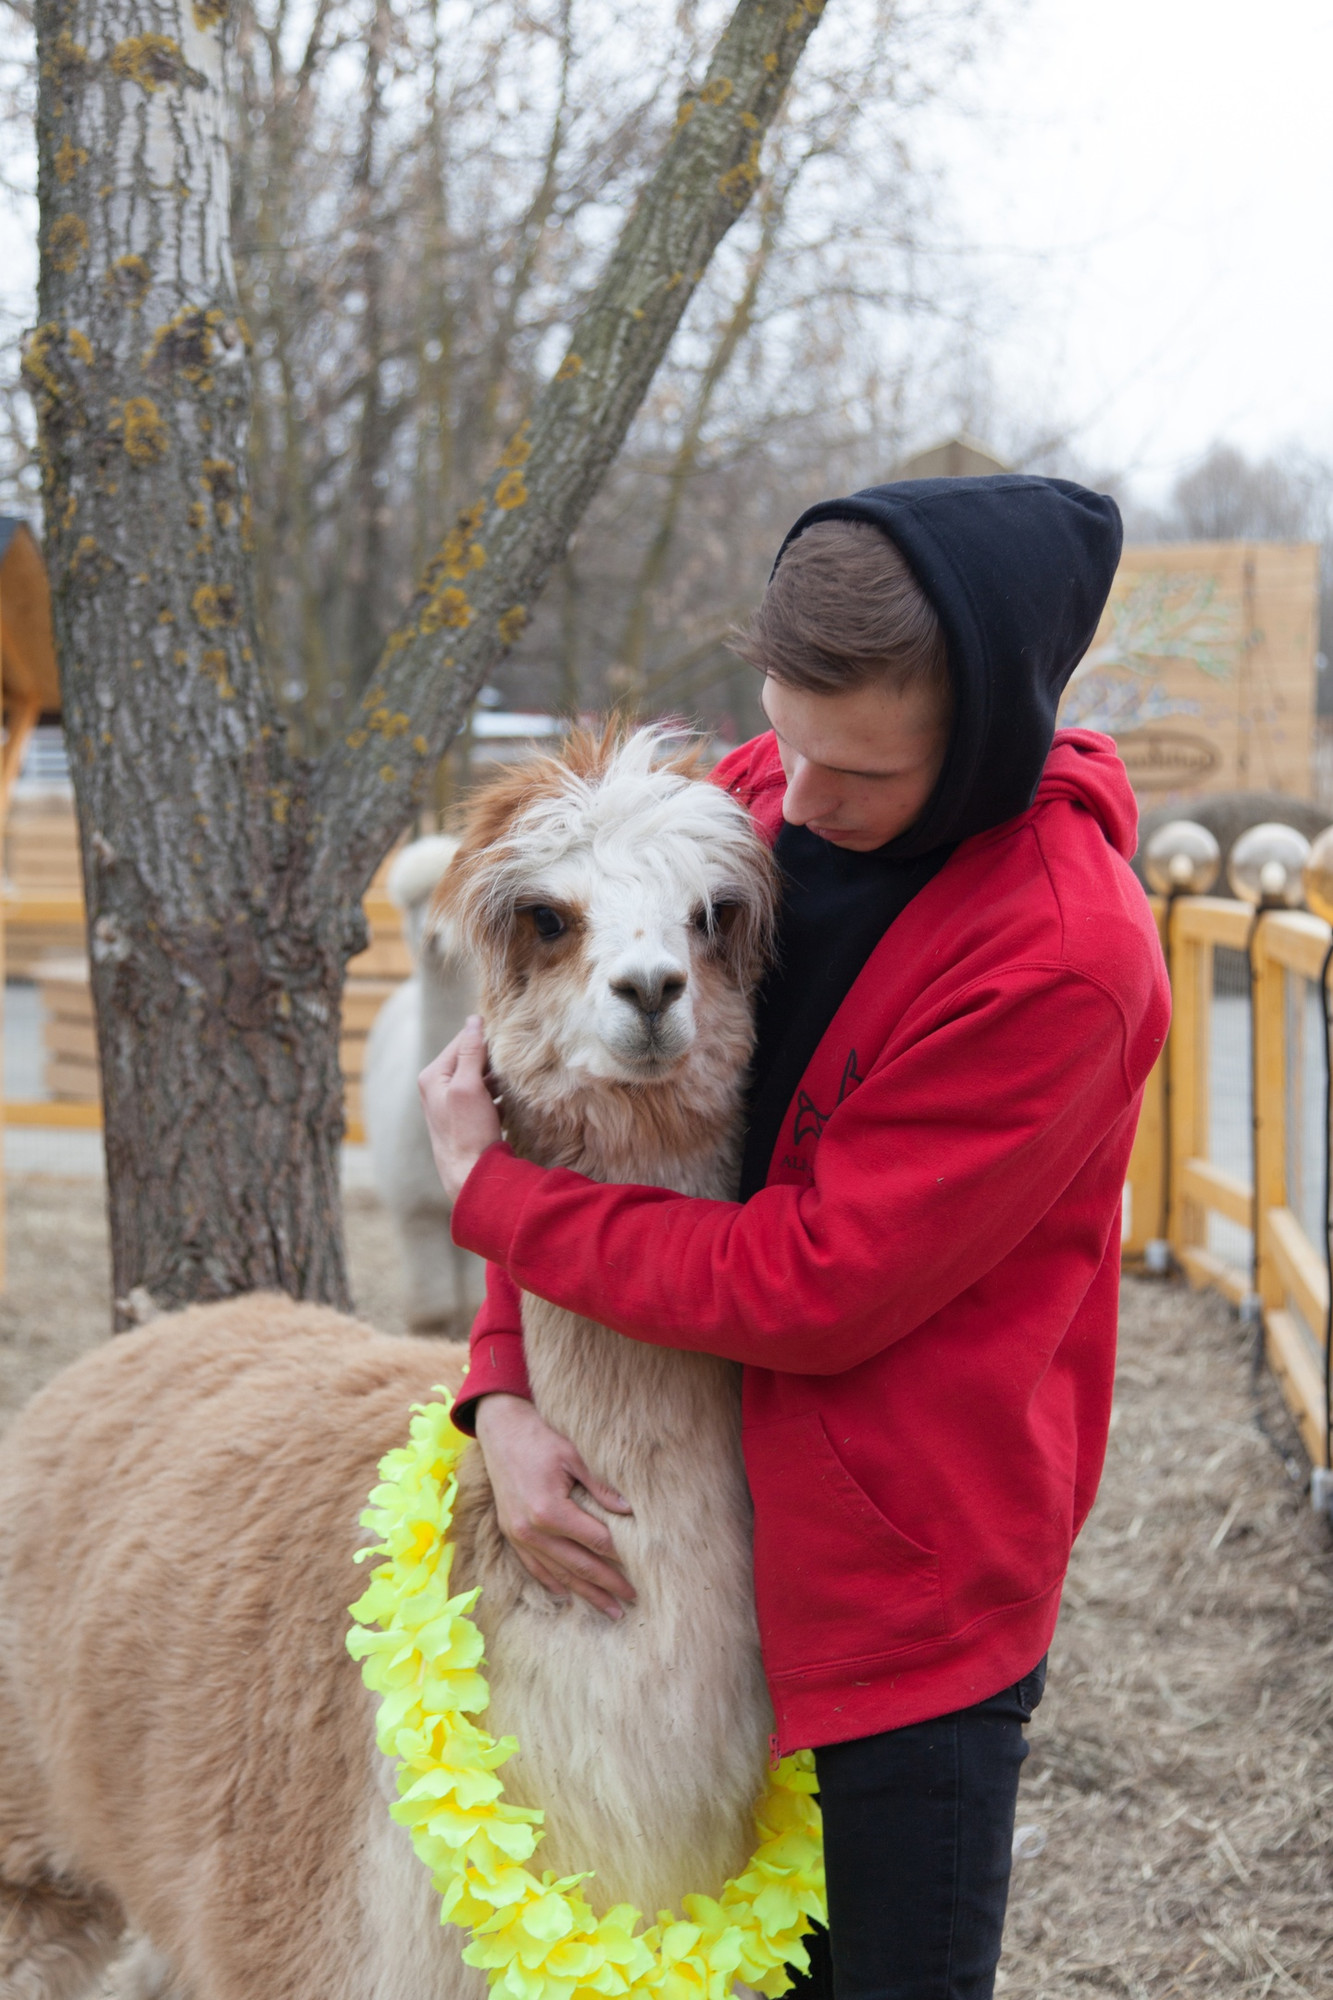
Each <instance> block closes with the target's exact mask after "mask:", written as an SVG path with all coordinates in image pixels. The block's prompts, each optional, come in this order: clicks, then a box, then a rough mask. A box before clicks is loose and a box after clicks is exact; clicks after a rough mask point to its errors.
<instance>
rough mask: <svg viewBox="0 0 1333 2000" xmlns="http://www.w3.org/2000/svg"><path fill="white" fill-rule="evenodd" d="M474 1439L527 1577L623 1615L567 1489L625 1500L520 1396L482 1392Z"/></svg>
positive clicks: (606, 1559) (603, 1502) (606, 1536)
mask: <svg viewBox="0 0 1333 2000" xmlns="http://www.w3.org/2000/svg"><path fill="white" fill-rule="evenodd" d="M427 1074H429V1072H427ZM477 1443H478V1444H479V1445H480V1446H481V1451H482V1456H483V1458H484V1459H485V1461H486V1470H487V1472H488V1473H489V1475H490V1481H491V1487H492V1490H493V1492H494V1494H495V1511H496V1514H497V1515H498V1517H499V1522H500V1530H501V1533H502V1534H503V1535H504V1537H505V1540H506V1541H507V1542H509V1544H510V1546H511V1547H512V1548H513V1550H514V1553H515V1555H517V1557H518V1559H519V1561H520V1562H521V1563H522V1565H523V1567H524V1569H525V1570H526V1571H527V1572H528V1575H529V1576H532V1577H535V1578H536V1580H537V1582H538V1583H540V1584H541V1585H542V1587H543V1589H545V1590H549V1591H550V1593H551V1595H552V1596H553V1597H558V1598H560V1599H562V1600H563V1599H564V1598H566V1597H568V1596H569V1595H570V1593H571V1592H572V1593H573V1595H574V1596H575V1597H581V1598H582V1599H583V1601H584V1603H585V1604H591V1605H592V1607H593V1609H594V1610H595V1611H600V1612H602V1613H603V1614H604V1615H605V1616H606V1617H607V1618H623V1617H624V1615H625V1606H626V1605H627V1604H633V1602H634V1586H633V1584H631V1582H630V1580H629V1578H628V1577H627V1576H626V1575H625V1572H624V1570H623V1569H621V1567H620V1564H619V1563H618V1562H617V1560H616V1551H615V1544H614V1542H613V1541H612V1540H611V1531H610V1529H609V1528H608V1527H607V1526H606V1524H605V1522H603V1521H599V1520H597V1519H596V1517H595V1516H594V1515H592V1514H589V1513H588V1512H587V1511H586V1509H585V1508H583V1507H580V1506H579V1504H578V1502H577V1500H575V1499H574V1498H573V1497H572V1494H573V1488H574V1487H575V1486H582V1487H583V1488H584V1490H585V1491H586V1492H588V1493H590V1494H591V1495H592V1497H593V1499H594V1500H596V1501H597V1503H598V1505H599V1506H602V1507H605V1508H606V1510H607V1512H608V1513H610V1514H629V1513H632V1511H633V1509H632V1508H631V1507H630V1506H629V1504H628V1502H627V1501H625V1500H622V1498H621V1497H620V1495H619V1494H618V1493H617V1492H616V1490H615V1488H614V1487H613V1486H608V1485H606V1484H605V1482H604V1481H603V1480H600V1479H597V1478H595V1477H594V1475H593V1474H592V1473H591V1472H589V1470H588V1468H587V1466H586V1465H585V1464H584V1463H583V1460H582V1459H581V1458H580V1457H579V1455H578V1453H577V1452H576V1451H575V1449H574V1447H573V1445H572V1444H571V1443H570V1442H569V1439H568V1438H563V1437H561V1436H560V1434H559V1432H558V1431H553V1430H552V1429H551V1427H550V1425H549V1424H547V1423H544V1422H543V1420H542V1419H541V1417H539V1416H538V1414H537V1412H536V1410H535V1409H534V1408H533V1406H532V1404H531V1403H529V1402H528V1401H527V1399H526V1397H523V1396H507V1395H503V1394H501V1393H500V1392H499V1391H495V1392H493V1393H492V1394H491V1395H489V1396H483V1397H482V1399H481V1401H480V1402H479V1403H478V1405H477Z"/></svg>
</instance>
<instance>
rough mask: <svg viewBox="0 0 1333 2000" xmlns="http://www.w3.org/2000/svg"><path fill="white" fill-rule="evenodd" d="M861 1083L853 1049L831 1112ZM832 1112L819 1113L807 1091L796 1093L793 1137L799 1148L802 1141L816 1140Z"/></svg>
mask: <svg viewBox="0 0 1333 2000" xmlns="http://www.w3.org/2000/svg"><path fill="white" fill-rule="evenodd" d="M863 1081H864V1078H863V1077H862V1075H861V1072H860V1070H859V1069H858V1068H857V1067H856V1050H855V1049H853V1050H852V1051H851V1053H850V1055H849V1056H848V1058H847V1060H846V1062H845V1063H844V1064H843V1071H842V1082H841V1083H840V1084H839V1085H838V1099H837V1103H836V1104H835V1105H834V1107H833V1111H836V1110H837V1108H838V1104H841V1103H842V1100H843V1098H844V1097H846V1095H847V1093H848V1091H850V1090H854V1089H855V1088H856V1086H857V1084H858V1083H861V1082H863ZM833 1111H821V1110H820V1108H819V1106H818V1105H817V1104H816V1103H815V1100H814V1099H813V1097H811V1096H810V1095H809V1093H808V1092H807V1091H804V1090H801V1091H798V1092H797V1095H796V1131H795V1133H794V1135H793V1136H794V1138H795V1142H796V1144H797V1145H798V1146H799V1145H800V1143H801V1141H802V1140H803V1139H818V1138H819V1136H820V1134H821V1133H822V1132H823V1130H824V1127H825V1126H826V1125H827V1124H828V1122H829V1119H830V1118H831V1117H832V1116H833Z"/></svg>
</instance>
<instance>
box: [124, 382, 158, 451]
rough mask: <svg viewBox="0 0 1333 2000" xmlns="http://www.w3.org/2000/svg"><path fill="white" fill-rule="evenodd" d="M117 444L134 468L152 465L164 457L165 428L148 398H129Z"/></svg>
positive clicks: (154, 406) (156, 409)
mask: <svg viewBox="0 0 1333 2000" xmlns="http://www.w3.org/2000/svg"><path fill="white" fill-rule="evenodd" d="M121 441H122V443H123V444H124V446H125V450H126V453H127V455H128V456H129V457H130V458H131V459H132V460H133V461H134V463H135V464H136V465H156V464H157V462H158V460H159V459H161V458H165V457H166V455H167V427H166V425H165V424H164V423H163V421H162V418H161V415H160V413H159V411H158V407H157V404H156V403H155V402H154V401H153V399H152V397H151V396H131V397H130V400H129V402H128V403H126V405H125V427H124V431H123V434H122V440H121Z"/></svg>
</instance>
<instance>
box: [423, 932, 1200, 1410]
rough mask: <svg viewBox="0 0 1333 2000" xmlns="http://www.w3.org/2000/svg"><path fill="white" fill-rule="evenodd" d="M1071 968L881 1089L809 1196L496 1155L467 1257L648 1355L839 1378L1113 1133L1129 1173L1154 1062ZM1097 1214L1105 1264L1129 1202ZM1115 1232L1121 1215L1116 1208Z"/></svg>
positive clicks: (990, 993)
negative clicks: (594, 1176)
mask: <svg viewBox="0 0 1333 2000" xmlns="http://www.w3.org/2000/svg"><path fill="white" fill-rule="evenodd" d="M1154 1026H1156V1027H1157V1028H1158V1029H1160V1030H1161V1031H1162V1032H1164V1031H1165V1020H1164V1018H1163V1019H1162V1020H1161V1021H1157V1022H1153V1021H1148V1022H1144V1023H1140V1024H1138V1026H1137V1031H1136V1032H1135V1033H1134V1034H1133V1035H1132V1036H1131V1034H1130V1033H1129V1029H1128V1025H1127V1022H1126V1019H1125V1016H1124V1013H1123V1011H1122V1008H1121V1004H1120V1002H1119V1000H1118V998H1117V997H1116V996H1115V995H1114V994H1112V993H1111V992H1109V991H1107V990H1106V989H1105V988H1104V987H1103V986H1101V985H1100V984H1099V983H1098V982H1097V981H1096V980H1095V979H1093V978H1091V977H1089V976H1087V975H1086V974H1083V973H1075V972H1071V971H1070V969H1069V968H1068V966H1065V965H1058V964H1057V965H1050V964H1031V965H1021V966H1015V965H1010V966H1009V967H1007V968H1006V969H1005V970H1004V972H1003V974H1002V975H996V976H994V977H990V978H987V979H984V980H981V981H979V982H977V983H976V984H974V985H973V986H972V987H970V988H968V989H966V990H965V991H964V992H963V993H962V994H960V995H958V996H957V997H956V999H955V1002H954V1005H953V1007H952V1009H951V1012H950V1014H949V1016H948V1017H947V1019H946V1020H944V1021H943V1022H942V1023H940V1024H939V1025H938V1026H936V1027H935V1028H934V1029H933V1030H932V1031H931V1032H928V1033H926V1034H924V1035H923V1036H921V1037H920V1038H919V1039H917V1040H914V1041H913V1042H912V1043H911V1044H910V1045H909V1046H906V1047H904V1048H902V1050H901V1052H900V1053H898V1054H897V1055H894V1056H890V1057H887V1058H886V1059H885V1060H884V1061H882V1062H881V1063H880V1064H878V1065H877V1066H876V1067H875V1068H874V1069H872V1071H871V1073H870V1075H869V1076H868V1077H867V1078H866V1080H865V1081H864V1082H863V1083H862V1084H861V1085H859V1087H858V1088H856V1089H855V1090H854V1091H853V1092H852V1093H851V1095H850V1096H849V1097H848V1098H847V1099H846V1100H845V1101H844V1102H843V1104H841V1105H840V1106H839V1107H838V1109H837V1110H836V1111H835V1112H834V1113H833V1114H832V1116H831V1117H830V1119H829V1121H828V1124H827V1125H826V1127H825V1129H824V1132H823V1135H822V1137H821V1138H820V1140H819V1143H818V1146H817V1148H816V1151H815V1154H814V1162H813V1174H812V1178H811V1181H810V1182H809V1183H808V1184H800V1185H794V1184H789V1185H775V1186H769V1187H767V1188H765V1189H764V1190H763V1191H762V1192H761V1193H759V1194H757V1195H756V1196H755V1197H754V1198H753V1199H752V1200H751V1201H749V1202H747V1203H745V1204H744V1205H741V1204H740V1203H736V1202H720V1201H703V1200H697V1199H691V1198H688V1197H685V1196H682V1195H677V1194H674V1193H672V1192H670V1191H668V1190H665V1189H661V1188H647V1187H607V1186H601V1185H599V1184H597V1183H595V1182H592V1181H589V1180H586V1179H585V1178H584V1177H583V1176H581V1175H579V1174H574V1173H571V1172H568V1171H566V1170H564V1169H549V1170H548V1169H545V1168H541V1167H537V1166H534V1165H532V1163H531V1162H529V1161H524V1160H519V1159H517V1158H516V1157H515V1156H514V1155H513V1154H512V1153H511V1152H510V1151H509V1149H508V1148H507V1147H506V1146H503V1145H498V1144H497V1145H495V1146H492V1147H491V1148H490V1149H489V1150H488V1151H487V1152H486V1153H485V1154H484V1155H483V1156H482V1158H481V1160H480V1161H479V1162H478V1164H477V1166H476V1167H475V1169H474V1170H473V1172H472V1174H471V1175H470V1176H469V1178H468V1181H467V1183H466V1185H465V1186H464V1188H463V1191H462V1194H461V1196H460V1198H459V1201H458V1203H457V1205H456V1207H455V1209H454V1218H453V1226H454V1237H455V1240H456V1241H457V1242H459V1243H461V1244H463V1245H464V1247H465V1248H467V1249H470V1250H475V1251H477V1252H479V1253H480V1254H481V1255H482V1256H484V1257H488V1258H490V1259H492V1260H493V1261H494V1262H496V1263H499V1264H503V1265H504V1266H505V1267H506V1268H507V1270H508V1271H509V1273H510V1275H511V1277H512V1278H513V1279H514V1280H515V1281H516V1282H517V1283H518V1284H519V1285H521V1286H522V1288H523V1289H524V1290H525V1291H531V1292H535V1293H536V1294H537V1295H538V1296H540V1297H542V1298H546V1299H549V1300H551V1301H552V1302H553V1303H554V1304H556V1305H560V1306H564V1307H566V1308H567V1309H569V1310H570V1311H572V1312H576V1313H579V1314H581V1315H583V1316H585V1317H586V1318H588V1319H592V1320H596V1321H598V1322H599V1323H600V1324H602V1325H605V1326H610V1327H613V1328H615V1329H616V1330H617V1331H618V1332H620V1333H623V1334H626V1335H628V1336H629V1337H631V1338H632V1339H636V1340H643V1341H648V1342H650V1343H654V1344H657V1345H660V1346H667V1347H680V1348H687V1349H693V1350H696V1351H699V1352H702V1353H707V1354H719V1355H723V1356H726V1357H727V1358H729V1359H731V1360H735V1361H741V1362H746V1363H750V1364H754V1365H757V1366H760V1367H765V1368H772V1369H778V1370H783V1371H787V1372H791V1373H797V1374H812V1375H819V1374H836V1373H840V1372H841V1371H843V1370H844V1369H848V1368H852V1367H855V1366H857V1365H858V1364H859V1363H860V1362H862V1361H864V1360H866V1359H868V1358H869V1356H871V1355H872V1354H875V1353H877V1352H879V1351H880V1350H881V1349H882V1348H885V1347H887V1346H889V1345H890V1344H891V1343H892V1342H894V1341H896V1340H900V1339H902V1338H903V1336H904V1335H906V1334H908V1333H911V1332H912V1331H913V1329H914V1328H916V1327H918V1326H920V1325H921V1324H922V1323H923V1322H924V1321H926V1320H928V1319H930V1318H931V1317H933V1315H934V1314H935V1313H937V1312H939V1311H940V1310H941V1308H942V1307H944V1306H945V1305H947V1304H948V1303H949V1301H950V1300H952V1299H954V1298H957V1297H958V1296H959V1294H961V1293H962V1292H964V1291H966V1290H967V1289H968V1288H969V1287H970V1286H972V1285H974V1284H976V1283H977V1282H978V1281H979V1280H980V1279H981V1278H983V1277H984V1276H985V1275H986V1274H987V1273H988V1272H990V1271H992V1270H993V1269H994V1268H995V1267H996V1265H998V1264H999V1263H1001V1262H1002V1261H1003V1260H1004V1258H1006V1257H1007V1256H1008V1255H1009V1254H1010V1252H1011V1251H1013V1250H1014V1249H1015V1248H1016V1247H1017V1246H1018V1244H1019V1243H1021V1242H1022V1240H1023V1239H1024V1237H1026V1236H1027V1235H1028V1234H1029V1233H1030V1232H1031V1231H1033V1230H1034V1229H1035V1228H1036V1227H1037V1226H1038V1225H1039V1223H1040V1221H1041V1218H1042V1216H1043V1215H1044V1214H1045V1212H1046V1211H1047V1209H1049V1208H1050V1206H1051V1205H1052V1203H1053V1202H1054V1201H1055V1200H1056V1199H1057V1198H1058V1197H1059V1196H1060V1195H1061V1194H1062V1193H1063V1192H1064V1190H1065V1189H1066V1188H1067V1187H1068V1186H1069V1184H1070V1183H1071V1181H1073V1179H1074V1177H1075V1176H1076V1175H1077V1174H1078V1173H1079V1171H1080V1169H1081V1168H1083V1167H1084V1165H1085V1164H1086V1163H1087V1162H1088V1160H1089V1158H1090V1157H1091V1155H1092V1154H1093V1153H1094V1152H1095V1151H1096V1150H1097V1149H1098V1148H1099V1147H1100V1146H1102V1145H1103V1143H1104V1142H1106V1141H1107V1140H1108V1139H1110V1138H1111V1137H1112V1136H1113V1135H1118V1137H1119V1139H1120V1142H1121V1145H1120V1147H1119V1148H1118V1149H1117V1154H1118V1152H1119V1151H1120V1150H1123V1152H1124V1153H1125V1154H1126V1155H1127V1154H1128V1147H1129V1142H1130V1139H1131V1138H1132V1131H1133V1123H1134V1119H1135V1117H1136V1115H1137V1106H1138V1097H1139V1093H1140V1091H1141V1088H1142V1084H1143V1080H1144V1077H1145V1076H1146V1074H1147V1070H1148V1068H1149V1067H1150V1066H1151V1061H1152V1059H1153V1056H1154V1055H1155V1053H1156V1048H1157V1046H1158V1045H1159V1041H1158V1038H1156V1037H1154V1035H1153V1034H1152V1032H1151V1030H1152V1028H1153V1027H1154ZM1109 1171H1110V1172H1111V1173H1112V1174H1113V1175H1114V1176H1115V1179H1114V1185H1113V1187H1112V1189H1111V1193H1110V1195H1109V1196H1108V1194H1107V1192H1106V1190H1105V1189H1104V1188H1102V1187H1101V1186H1100V1185H1098V1187H1097V1189H1096V1190H1095V1197H1090V1199H1089V1205H1088V1213H1087V1215H1086V1217H1085V1219H1084V1220H1085V1225H1086V1229H1087V1231H1088V1233H1089V1236H1090V1237H1091V1236H1092V1235H1093V1234H1095V1235H1096V1237H1097V1244H1098V1249H1099V1252H1100V1249H1101V1248H1102V1247H1104V1244H1105V1240H1106V1233H1107V1229H1108V1227H1110V1226H1112V1217H1111V1214H1110V1213H1108V1212H1104V1211H1111V1210H1113V1209H1114V1205H1115V1202H1116V1201H1118V1197H1119V1170H1118V1168H1116V1167H1115V1166H1114V1164H1112V1166H1111V1168H1110V1169H1109ZM1115 1212H1117V1213H1118V1210H1116V1211H1115Z"/></svg>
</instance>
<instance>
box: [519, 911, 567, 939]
mask: <svg viewBox="0 0 1333 2000" xmlns="http://www.w3.org/2000/svg"><path fill="white" fill-rule="evenodd" d="M528 915H529V916H530V917H531V918H532V927H533V929H534V930H535V931H536V933H537V935H538V937H539V938H545V939H547V940H548V941H549V940H550V939H551V938H558V937H559V936H560V933H561V932H562V931H563V930H564V928H565V920H564V918H563V917H562V916H561V914H560V912H559V910H553V909H552V908H551V906H550V904H549V903H534V904H532V906H531V908H530V909H529V911H528Z"/></svg>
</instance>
